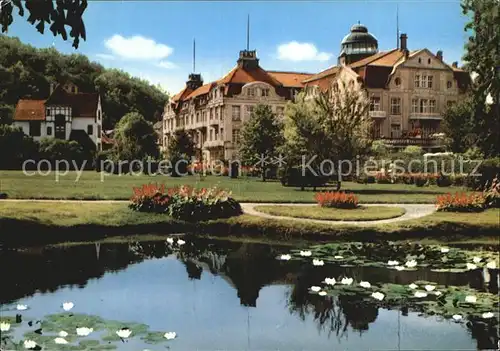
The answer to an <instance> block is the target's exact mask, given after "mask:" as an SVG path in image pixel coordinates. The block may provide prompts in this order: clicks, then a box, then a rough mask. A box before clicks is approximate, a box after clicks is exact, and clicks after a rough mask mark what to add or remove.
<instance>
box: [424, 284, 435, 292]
mask: <svg viewBox="0 0 500 351" xmlns="http://www.w3.org/2000/svg"><path fill="white" fill-rule="evenodd" d="M424 288H425V290H427V291H433V290H434V289H436V287H435V286H434V285H426V286H424Z"/></svg>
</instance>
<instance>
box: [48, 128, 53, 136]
mask: <svg viewBox="0 0 500 351" xmlns="http://www.w3.org/2000/svg"><path fill="white" fill-rule="evenodd" d="M47 135H48V136H51V135H52V127H50V126H49V127H47Z"/></svg>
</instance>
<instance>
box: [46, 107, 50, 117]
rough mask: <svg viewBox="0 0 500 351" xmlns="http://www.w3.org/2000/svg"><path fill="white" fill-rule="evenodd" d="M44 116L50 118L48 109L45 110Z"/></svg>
mask: <svg viewBox="0 0 500 351" xmlns="http://www.w3.org/2000/svg"><path fill="white" fill-rule="evenodd" d="M45 115H46V116H50V109H49V108H48V109H46V110H45Z"/></svg>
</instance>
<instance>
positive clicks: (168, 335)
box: [163, 332, 177, 340]
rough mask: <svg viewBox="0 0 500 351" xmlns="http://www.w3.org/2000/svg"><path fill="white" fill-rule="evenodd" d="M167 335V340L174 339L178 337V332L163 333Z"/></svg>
mask: <svg viewBox="0 0 500 351" xmlns="http://www.w3.org/2000/svg"><path fill="white" fill-rule="evenodd" d="M163 336H164V337H165V339H167V340H172V339H175V338H176V337H177V334H176V333H175V332H167V333H165V335H163Z"/></svg>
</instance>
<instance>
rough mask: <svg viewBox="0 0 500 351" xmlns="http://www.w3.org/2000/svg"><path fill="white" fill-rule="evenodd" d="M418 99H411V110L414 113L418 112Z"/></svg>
mask: <svg viewBox="0 0 500 351" xmlns="http://www.w3.org/2000/svg"><path fill="white" fill-rule="evenodd" d="M418 111H419V109H418V99H412V100H411V112H412V113H418Z"/></svg>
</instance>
